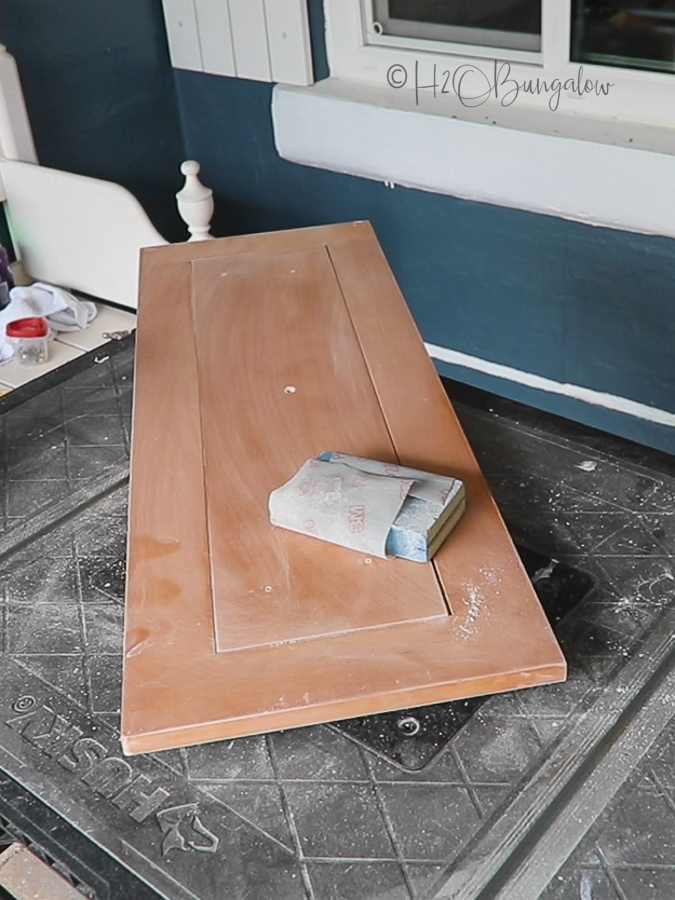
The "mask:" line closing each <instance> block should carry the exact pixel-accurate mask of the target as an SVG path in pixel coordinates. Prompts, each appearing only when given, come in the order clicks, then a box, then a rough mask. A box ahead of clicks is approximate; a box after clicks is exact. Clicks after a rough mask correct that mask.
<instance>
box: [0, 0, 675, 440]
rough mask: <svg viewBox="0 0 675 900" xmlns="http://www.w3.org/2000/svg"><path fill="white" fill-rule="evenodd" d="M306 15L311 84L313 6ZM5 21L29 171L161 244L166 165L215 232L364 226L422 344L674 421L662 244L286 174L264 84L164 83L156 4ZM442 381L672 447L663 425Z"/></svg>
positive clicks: (39, 6)
mask: <svg viewBox="0 0 675 900" xmlns="http://www.w3.org/2000/svg"><path fill="white" fill-rule="evenodd" d="M310 13H311V24H312V32H313V53H314V62H315V69H316V72H317V75H318V76H319V77H324V76H325V75H326V74H327V66H326V57H325V47H324V42H323V21H322V15H321V0H310ZM1 25H2V28H1V37H2V40H3V41H4V42H5V43H7V44H8V45H9V46H10V48H11V50H12V52H13V53H14V54H15V56H16V58H17V61H18V64H19V67H20V71H21V75H22V80H23V83H24V89H25V94H26V98H27V103H28V107H29V112H30V115H31V120H32V124H33V128H34V132H35V137H36V143H37V146H38V151H39V154H40V158H41V160H42V162H43V163H44V164H45V165H52V166H56V167H60V168H65V169H70V170H71V171H76V172H81V173H83V174H88V175H94V176H98V177H103V178H109V179H112V180H116V181H119V182H120V183H122V184H124V185H125V186H127V187H129V188H130V189H131V190H133V191H134V192H135V193H136V195H137V196H138V197H139V199H140V200H141V202H143V203H144V205H145V206H146V208H147V209H148V211H149V212H150V214H151V216H152V218H153V219H154V220H155V223H156V224H157V226H158V227H159V228H160V229H161V230H163V231H164V232H165V234H166V236H167V237H168V238H170V239H176V240H179V239H182V236H183V229H182V225H181V224H180V222H179V220H178V217H177V215H176V213H175V210H174V204H173V197H172V194H173V192H174V191H175V190H176V189H177V187H178V186H179V184H180V176H179V175H178V173H177V167H178V165H179V162H180V160H181V158H183V157H184V154H185V155H190V156H195V157H196V158H198V159H200V160H201V161H202V162H203V164H204V173H205V180H206V181H207V182H208V183H209V184H211V185H213V186H214V188H215V190H216V195H217V200H218V207H217V208H218V215H217V219H216V233H221V234H228V233H240V232H248V231H259V230H266V229H276V228H292V227H295V226H305V225H312V224H320V223H327V222H335V221H347V220H351V219H370V220H371V221H372V222H373V224H374V225H375V228H376V229H377V232H378V234H379V236H380V239H381V241H382V244H383V246H384V249H385V252H386V253H387V256H388V257H389V260H390V262H391V264H392V267H393V269H394V271H395V273H396V275H397V277H398V279H399V281H400V283H401V286H402V288H403V290H404V292H405V294H406V296H407V298H408V301H409V303H410V306H411V308H412V310H413V313H414V315H415V317H416V319H417V322H418V323H419V326H420V328H421V331H422V333H423V335H424V337H425V338H426V339H427V340H429V341H431V342H433V343H436V344H439V345H442V346H447V347H451V348H454V349H458V350H462V351H464V352H466V353H469V354H472V355H475V356H479V357H483V358H486V359H491V360H494V361H496V362H501V363H503V364H505V365H508V366H512V367H515V368H518V369H522V370H525V371H529V372H533V373H536V374H540V375H544V376H547V377H549V378H553V379H555V380H557V381H571V382H573V383H576V384H582V385H585V386H588V387H592V388H595V389H596V390H599V391H606V392H609V393H613V394H618V395H620V396H624V397H628V398H631V399H634V400H637V401H640V402H642V403H646V404H651V405H654V406H657V407H660V408H663V409H669V410H675V367H674V366H673V364H672V362H671V359H672V356H673V347H674V346H675V340H674V339H675V325H674V319H673V313H672V309H673V306H674V305H675V302H674V301H675V242H674V241H671V240H666V239H661V238H654V237H642V236H638V235H629V234H625V233H622V232H614V231H609V230H606V229H594V228H591V227H588V226H584V225H579V224H575V223H570V222H564V221H562V220H559V219H553V218H548V217H545V216H538V215H534V214H530V213H523V212H517V211H513V210H505V209H500V208H498V207H492V206H488V205H485V204H477V203H468V202H464V201H460V200H456V199H453V198H449V197H441V196H437V195H433V194H425V193H422V192H418V191H411V190H404V189H401V188H397V189H396V190H393V191H391V190H388V189H386V188H385V187H384V186H383V185H381V184H377V183H375V182H369V181H365V180H361V179H356V178H350V177H347V176H341V175H336V174H331V173H328V172H322V171H318V170H311V169H307V168H303V167H301V166H296V165H293V164H290V163H286V162H284V161H282V160H280V159H279V158H278V156H277V154H276V151H275V149H274V142H273V134H272V124H271V118H270V98H271V87H270V86H269V85H264V84H258V83H254V82H246V81H238V80H235V79H227V78H219V77H216V76H209V75H201V74H195V73H189V72H175V73H172V70H171V68H170V64H169V58H168V52H167V47H166V38H165V33H164V26H163V20H162V13H161V0H59V2H58V3H57V2H54V0H3V3H2V20H1ZM179 111H180V115H181V118H182V132H183V133H182V136H181V128H180V124H179V118H178V116H179ZM580 177H584V176H583V174H582V173H580ZM620 189H621V185H617V190H620ZM441 370H442V371H444V372H446V373H447V374H450V375H452V376H454V377H460V378H462V379H464V380H466V381H468V382H471V383H474V384H478V385H479V386H482V387H487V388H489V389H492V390H495V391H497V392H499V393H502V394H504V395H506V396H511V397H515V398H516V399H521V400H524V401H526V402H529V403H532V404H534V405H537V406H541V407H542V408H545V409H550V410H552V411H555V412H558V413H561V414H563V415H568V416H570V417H572V418H576V419H579V420H580V421H584V422H588V423H590V424H593V425H596V426H598V427H601V428H605V429H607V430H610V431H615V432H616V433H619V434H623V435H626V436H628V437H632V438H634V439H636V440H639V441H642V442H643V443H648V444H653V445H655V446H660V447H663V448H665V449H668V450H670V451H675V433H674V432H675V430H674V429H668V428H664V427H659V426H654V425H650V424H647V423H644V422H640V421H638V420H635V419H631V418H629V417H626V416H621V415H617V414H612V413H609V412H606V411H603V410H601V409H598V408H593V407H589V406H587V405H585V404H580V403H577V402H574V401H569V400H564V399H561V398H558V397H554V396H551V395H546V394H542V393H539V392H534V391H530V390H527V389H524V388H519V387H517V386H515V385H513V384H509V383H507V382H503V381H497V380H495V379H491V378H487V377H484V376H480V375H477V374H476V373H474V372H470V371H461V370H457V369H456V368H450V367H441ZM402 377H405V376H404V373H402Z"/></svg>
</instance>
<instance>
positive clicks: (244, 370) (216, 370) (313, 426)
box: [192, 247, 448, 651]
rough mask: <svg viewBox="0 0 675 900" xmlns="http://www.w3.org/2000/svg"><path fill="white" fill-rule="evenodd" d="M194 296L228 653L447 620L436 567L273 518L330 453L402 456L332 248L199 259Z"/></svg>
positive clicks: (214, 576)
mask: <svg viewBox="0 0 675 900" xmlns="http://www.w3.org/2000/svg"><path fill="white" fill-rule="evenodd" d="M192 304H193V314H194V322H195V344H196V352H197V368H198V371H199V393H200V408H201V423H202V442H203V447H204V473H205V484H206V508H207V523H208V532H209V545H210V556H211V582H212V591H213V598H214V613H215V631H216V645H217V647H218V650H219V651H225V650H236V649H241V648H245V647H252V646H259V645H265V644H272V643H279V642H280V641H295V640H300V639H306V638H309V637H317V636H320V635H327V634H336V633H340V632H347V631H352V630H354V629H357V628H367V627H375V626H382V625H389V624H392V623H394V622H405V621H414V620H423V619H431V618H445V617H446V616H447V615H448V612H447V606H446V604H445V599H444V597H443V593H442V591H441V589H440V587H439V585H438V581H437V580H436V578H435V576H434V572H433V570H432V569H431V568H430V567H428V566H411V565H409V564H408V563H407V562H406V561H405V560H400V559H393V560H383V559H378V558H375V557H371V558H369V557H367V556H365V555H364V554H362V553H355V552H354V551H352V550H347V549H345V548H344V547H339V546H335V545H328V544H325V543H321V544H317V543H316V541H314V540H309V539H308V538H307V537H305V536H302V535H297V534H293V533H292V532H289V531H284V530H283V529H280V528H274V527H273V526H272V525H270V522H269V512H268V505H267V504H268V497H269V494H270V491H272V490H273V489H274V488H277V487H279V486H280V485H282V484H284V483H285V482H286V481H288V480H289V479H290V478H291V477H292V476H293V475H295V473H296V472H297V471H298V470H299V469H300V467H301V466H302V464H303V463H304V462H305V461H306V460H308V459H310V458H312V457H314V456H317V455H318V454H319V453H321V452H322V451H323V450H327V449H333V448H337V449H340V450H342V451H344V452H346V453H356V452H358V453H360V454H361V455H365V456H368V457H370V458H372V459H382V460H385V461H392V462H396V453H395V450H394V447H393V444H392V441H391V437H390V436H389V432H388V431H387V425H386V422H385V418H384V415H383V413H382V410H381V409H380V406H379V403H378V399H377V395H376V393H375V390H374V388H373V385H372V383H371V380H370V377H369V375H368V370H367V368H366V364H365V362H364V359H363V355H362V353H361V348H360V346H359V343H358V340H357V338H356V334H355V332H354V328H353V325H352V322H351V319H350V317H349V312H348V310H347V307H346V306H345V303H344V300H343V298H342V294H341V292H340V287H339V285H338V282H337V279H336V277H335V273H334V271H333V266H332V264H331V261H330V258H329V256H328V253H327V252H326V249H325V247H314V248H310V249H306V250H301V251H297V252H293V253H288V252H285V253H251V254H246V255H243V256H237V257H234V258H227V259H225V260H223V259H215V260H208V261H202V262H198V263H195V264H194V266H193V284H192Z"/></svg>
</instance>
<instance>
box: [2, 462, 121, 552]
mask: <svg viewBox="0 0 675 900" xmlns="http://www.w3.org/2000/svg"><path fill="white" fill-rule="evenodd" d="M128 479H129V465H128V463H127V462H125V463H124V464H123V465H117V466H110V468H108V469H106V470H105V472H103V473H102V474H100V475H96V476H94V477H93V478H90V479H87V481H86V483H84V484H83V485H82V486H81V487H76V488H75V489H74V490H73V491H71V493H70V494H69V495H68V496H67V497H66V498H64V499H63V500H59V501H57V502H56V503H53V504H52V505H51V506H47V507H45V508H44V509H41V510H39V511H38V513H37V514H36V515H34V516H31V517H30V518H29V519H28V521H27V522H25V523H23V524H21V525H17V526H15V527H14V528H12V529H10V531H7V532H5V534H3V535H2V537H0V562H2V560H3V559H4V558H5V557H7V556H9V555H11V554H13V553H15V552H16V551H17V550H21V549H22V548H23V547H25V546H26V545H28V544H31V543H32V542H33V541H34V540H37V538H39V537H42V536H43V535H44V534H47V533H48V532H49V531H51V530H52V529H53V528H55V527H56V526H57V525H60V524H61V523H62V522H64V521H67V520H68V519H70V518H72V517H73V516H75V515H77V514H79V513H81V512H83V511H84V510H85V509H86V508H87V507H89V506H92V505H93V504H94V503H97V502H98V501H99V500H102V499H103V498H104V497H105V496H107V495H108V494H110V493H112V492H113V491H114V490H115V489H116V488H118V487H121V486H122V485H123V484H125V483H126V482H127V481H128Z"/></svg>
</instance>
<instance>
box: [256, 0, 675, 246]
mask: <svg viewBox="0 0 675 900" xmlns="http://www.w3.org/2000/svg"><path fill="white" fill-rule="evenodd" d="M543 3H544V6H543V21H542V48H541V58H540V59H539V60H537V61H536V62H535V61H532V60H530V61H528V62H524V61H523V60H522V59H518V60H516V59H511V60H509V64H510V65H511V77H512V78H515V79H517V80H518V81H519V82H520V81H521V80H529V79H533V78H534V79H536V78H537V77H539V78H541V79H544V80H548V81H550V80H551V79H552V78H554V77H558V78H561V79H563V81H564V80H565V79H566V78H570V77H574V76H576V74H577V72H578V71H579V66H578V65H577V64H575V63H570V61H569V42H570V30H571V0H543ZM324 10H325V14H326V40H327V50H328V62H329V68H330V77H329V78H327V79H324V80H323V81H319V82H317V83H316V84H315V85H313V86H312V87H309V88H293V87H286V86H284V85H277V86H276V87H275V89H274V93H273V102H272V119H273V124H274V135H275V142H276V147H277V151H278V153H279V155H280V156H281V157H282V158H283V159H285V160H288V161H290V162H294V163H298V164H300V165H306V166H314V167H316V168H321V169H327V170H329V171H333V172H340V173H344V174H349V175H354V176H357V177H360V178H367V179H371V180H374V181H380V182H381V183H384V184H385V185H386V186H387V187H389V188H394V187H396V186H402V187H406V188H415V189H417V190H422V191H428V192H433V193H440V194H446V195H449V196H452V197H460V198H463V199H466V200H473V201H478V202H483V203H491V204H496V205H499V206H506V207H511V208H514V209H520V210H527V211H529V212H536V213H543V214H546V215H550V216H557V217H560V218H565V219H570V220H573V221H577V222H583V223H585V224H589V225H600V226H604V227H608V228H614V229H620V230H624V231H634V232H638V233H642V234H655V235H663V236H667V237H671V238H675V212H674V210H675V74H670V73H662V72H651V71H639V70H628V69H619V68H615V67H610V66H591V65H585V64H584V78H586V77H588V78H590V79H593V80H594V79H599V80H600V81H603V82H605V81H610V82H612V83H614V85H615V87H614V88H612V89H611V90H610V93H609V95H608V96H602V97H597V96H595V95H594V94H586V95H585V96H584V97H582V98H580V97H579V96H578V94H574V93H573V94H571V95H570V94H569V92H568V93H563V94H562V95H561V102H560V106H559V108H558V110H557V111H555V112H553V111H551V109H550V108H549V97H548V96H546V95H541V96H536V95H530V94H524V95H520V96H519V97H518V99H517V101H516V102H515V103H513V104H512V105H511V106H507V107H503V106H501V105H500V102H499V100H495V99H494V98H493V97H491V98H490V99H489V101H488V102H486V103H485V104H484V105H482V106H478V107H476V108H469V107H466V106H464V105H462V103H461V102H460V101H459V100H458V99H457V98H456V97H453V96H452V95H450V94H448V95H440V94H439V95H438V96H436V97H434V96H433V92H432V91H430V90H422V91H420V92H419V93H418V94H416V91H415V88H414V85H411V84H407V85H406V87H403V88H400V89H395V88H393V87H391V86H390V85H389V84H388V82H387V72H388V71H389V68H390V67H391V66H394V65H399V66H400V65H404V66H405V67H407V70H408V72H410V73H413V72H414V67H415V63H416V62H419V64H420V70H422V68H423V67H424V66H427V67H428V68H427V69H426V74H428V73H429V71H430V69H432V68H433V65H434V64H436V65H437V66H438V67H439V72H443V71H444V70H446V69H448V68H451V67H459V66H462V65H473V66H474V67H479V66H480V68H481V69H483V68H485V69H488V68H489V66H490V65H491V60H490V57H491V58H492V60H494V56H493V55H492V53H493V52H494V51H490V55H489V57H488V58H487V59H486V58H485V57H482V58H478V57H476V56H471V55H469V51H470V50H472V48H468V47H466V46H464V45H456V46H454V47H452V48H450V49H451V50H452V51H453V52H452V53H449V52H448V48H447V47H444V48H443V51H442V52H441V51H439V50H438V49H437V50H436V51H435V52H432V51H429V50H428V49H426V48H425V50H421V49H411V48H405V47H401V46H400V45H396V46H390V45H386V44H381V43H380V44H379V45H378V44H377V43H368V41H370V40H371V39H372V38H373V37H377V35H369V34H368V32H367V27H368V26H367V23H365V22H364V16H363V7H362V2H361V0H324ZM512 52H518V51H512ZM522 53H523V51H520V55H521V56H522ZM505 54H506V51H500V52H499V56H498V57H497V58H498V59H501V60H503V59H504V58H505Z"/></svg>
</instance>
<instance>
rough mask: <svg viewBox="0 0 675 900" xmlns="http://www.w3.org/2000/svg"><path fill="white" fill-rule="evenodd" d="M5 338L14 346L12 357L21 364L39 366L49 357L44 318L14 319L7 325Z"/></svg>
mask: <svg viewBox="0 0 675 900" xmlns="http://www.w3.org/2000/svg"><path fill="white" fill-rule="evenodd" d="M7 339H8V341H9V343H10V344H11V345H12V347H13V348H14V358H15V359H16V361H17V362H18V363H20V364H21V365H22V366H41V365H43V364H44V363H46V362H47V360H48V359H49V325H48V324H47V320H46V319H42V318H38V317H35V318H30V319H15V320H14V322H10V323H9V324H8V325H7Z"/></svg>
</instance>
